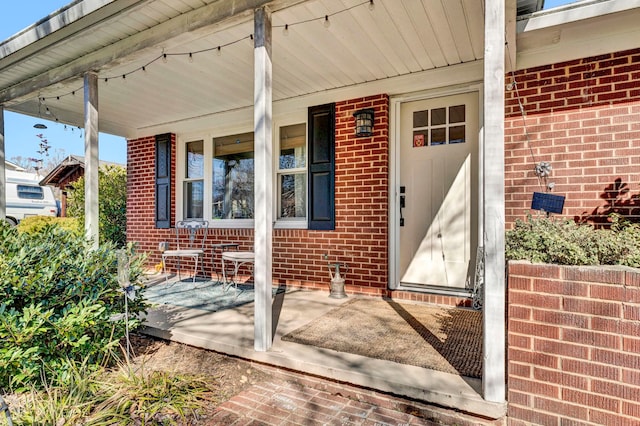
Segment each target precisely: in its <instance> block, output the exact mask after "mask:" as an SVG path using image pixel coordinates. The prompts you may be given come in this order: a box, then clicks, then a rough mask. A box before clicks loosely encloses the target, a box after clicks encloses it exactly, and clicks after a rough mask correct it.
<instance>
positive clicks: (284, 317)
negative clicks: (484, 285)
mask: <svg viewBox="0 0 640 426" xmlns="http://www.w3.org/2000/svg"><path fill="white" fill-rule="evenodd" d="M328 296H329V292H328V291H318V290H302V289H298V288H294V289H287V291H286V292H284V293H278V294H277V295H276V296H275V297H274V299H273V305H272V306H273V327H274V329H275V331H274V340H273V345H272V348H271V349H270V350H269V351H267V352H256V351H255V350H254V346H253V338H254V325H253V318H254V304H253V303H248V304H245V305H242V306H238V307H235V308H230V309H225V310H222V311H218V312H210V311H205V310H199V309H189V308H184V307H178V306H172V305H169V304H164V305H161V306H156V307H154V308H153V309H150V310H149V312H148V314H147V317H146V321H145V328H144V330H143V331H144V332H145V333H147V334H149V335H152V336H156V337H160V338H163V339H167V340H172V341H176V342H180V343H185V344H188V345H192V346H195V347H200V348H205V349H210V350H214V351H217V352H221V353H224V354H228V355H233V356H237V357H241V358H245V359H248V360H253V361H256V362H260V363H265V364H269V365H273V366H277V367H282V368H286V369H290V370H295V371H298V372H302V373H308V374H313V375H317V376H320V377H325V378H329V379H333V380H337V381H340V382H346V383H349V384H353V385H357V386H362V387H366V388H371V389H375V390H379V391H383V392H388V393H392V394H395V395H400V396H404V397H408V398H412V399H416V400H419V401H423V402H427V403H432V404H437V405H440V406H444V407H449V408H453V409H456V410H460V411H464V412H468V413H472V414H476V415H480V416H483V417H488V418H494V419H497V418H500V417H502V416H504V415H505V413H506V404H499V403H491V402H487V401H484V400H483V399H482V396H481V395H482V383H481V381H480V380H478V379H474V378H469V377H461V376H458V375H455V374H449V373H443V372H440V371H435V370H429V369H425V368H420V367H415V366H411V365H403V364H399V363H396V362H391V361H385V360H379V359H373V358H367V357H364V356H359V355H354V354H349V353H344V352H337V351H333V350H329V349H323V348H319V347H314V346H307V345H301V344H297V343H292V342H286V341H282V339H281V338H282V336H284V335H286V334H287V333H289V332H291V331H293V330H295V329H297V328H299V327H301V326H302V325H304V324H306V323H308V322H310V321H312V320H314V319H316V318H318V317H320V316H322V315H323V314H325V313H327V312H328V311H330V310H331V309H333V308H335V307H337V306H339V305H340V304H342V303H344V302H346V301H347V300H349V299H333V298H330V297H328ZM353 297H355V296H350V298H353ZM409 303H411V302H409Z"/></svg>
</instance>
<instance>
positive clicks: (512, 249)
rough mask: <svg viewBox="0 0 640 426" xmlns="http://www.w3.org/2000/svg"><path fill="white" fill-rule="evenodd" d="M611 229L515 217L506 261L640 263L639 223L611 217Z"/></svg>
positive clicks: (554, 220)
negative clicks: (523, 219) (517, 218)
mask: <svg viewBox="0 0 640 426" xmlns="http://www.w3.org/2000/svg"><path fill="white" fill-rule="evenodd" d="M611 222H612V223H611V227H610V229H595V228H594V227H593V226H591V225H587V224H577V223H575V222H574V221H572V220H567V219H554V218H546V217H540V218H532V217H531V216H529V217H528V219H527V221H526V222H525V221H522V220H516V223H515V227H514V228H513V229H512V230H510V231H507V234H506V251H505V255H506V258H507V260H529V261H531V262H536V263H555V264H560V265H626V266H633V267H639V266H640V225H638V224H634V223H630V222H626V221H623V220H621V219H620V217H619V216H612V217H611Z"/></svg>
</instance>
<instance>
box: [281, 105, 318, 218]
mask: <svg viewBox="0 0 640 426" xmlns="http://www.w3.org/2000/svg"><path fill="white" fill-rule="evenodd" d="M307 119H308V117H307V112H306V110H305V111H301V112H299V113H296V114H289V115H287V116H286V117H283V118H281V119H279V120H277V121H274V133H275V135H274V138H273V139H274V153H275V155H274V156H273V170H274V173H273V180H274V181H273V187H274V188H275V191H274V197H275V198H274V200H273V201H274V203H273V217H274V218H276V219H275V224H274V226H273V227H274V228H275V229H307V227H308V223H309V221H308V218H309V181H308V179H309V132H308V129H309V126H308V123H307ZM303 123H304V125H305V132H304V134H305V157H306V158H305V167H304V168H296V169H284V170H280V129H281V128H282V127H287V126H293V125H295V124H303ZM301 171H304V173H305V176H306V182H307V187H306V189H305V197H306V199H305V206H306V208H307V211H306V215H305V216H304V217H290V218H281V217H279V214H280V195H281V194H280V182H279V177H280V175H281V174H291V173H298V172H301Z"/></svg>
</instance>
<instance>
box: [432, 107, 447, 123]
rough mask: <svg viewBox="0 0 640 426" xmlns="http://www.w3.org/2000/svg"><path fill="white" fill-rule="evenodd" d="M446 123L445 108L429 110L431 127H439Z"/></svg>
mask: <svg viewBox="0 0 640 426" xmlns="http://www.w3.org/2000/svg"><path fill="white" fill-rule="evenodd" d="M446 123H447V110H446V108H435V109H432V110H431V125H432V126H439V125H442V124H446Z"/></svg>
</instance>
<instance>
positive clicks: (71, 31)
mask: <svg viewBox="0 0 640 426" xmlns="http://www.w3.org/2000/svg"><path fill="white" fill-rule="evenodd" d="M87 3H88V4H87ZM261 3H268V4H269V5H270V7H271V9H272V11H273V16H272V23H273V56H272V58H273V100H274V101H275V102H278V101H281V100H286V99H292V98H296V97H301V96H305V95H308V94H313V93H319V92H324V91H328V90H332V89H336V88H343V87H349V86H355V85H358V84H362V83H366V82H372V81H379V80H384V79H387V78H391V77H396V76H402V75H409V74H413V73H417V72H420V71H425V70H430V69H434V68H440V67H446V66H450V65H455V64H460V63H466V62H472V61H476V60H479V59H481V58H482V55H483V48H484V47H483V45H484V35H483V25H484V24H483V22H484V2H483V1H478V0H375V8H374V9H373V11H371V10H370V9H369V5H368V0H312V1H301V0H276V1H272V2H265V1H259V0H244V1H240V0H235V1H229V0H114V1H108V0H85V1H76V2H74V3H72V4H71V5H70V6H69V7H68V9H66V10H62V12H61V11H58V12H56V13H57V14H58V15H56V13H54V14H52V15H51V17H49V18H50V19H49V21H47V22H45V23H46V24H47V25H48V26H49V27H50V28H40V29H39V27H34V28H33V29H32V30H33V31H31V32H29V31H26V32H24V34H18V35H17V36H14V38H12V39H9V40H8V41H7V42H4V43H3V44H0V70H1V72H0V102H3V103H4V106H5V109H7V110H9V111H15V112H19V113H24V114H28V115H33V116H38V115H41V116H42V117H43V118H49V119H55V118H57V119H58V120H59V121H60V122H62V123H66V124H71V125H74V126H82V125H83V124H82V123H83V90H82V88H83V81H82V74H83V72H85V71H87V70H90V69H92V70H95V71H97V72H98V75H99V104H100V123H99V127H100V130H101V131H103V132H107V133H112V134H116V135H122V136H126V137H136V136H140V135H144V134H148V133H149V132H148V131H145V129H152V128H154V127H155V126H157V125H159V124H161V123H172V122H176V121H177V122H180V121H185V120H188V119H190V118H197V117H205V118H206V117H208V116H213V115H215V114H217V113H220V112H224V111H238V110H242V109H245V108H246V109H249V108H251V106H252V105H253V79H254V76H253V72H254V71H253V45H252V41H251V40H250V39H249V35H250V34H251V33H252V32H253V14H252V12H251V11H252V9H253V8H254V7H256V6H257V5H259V4H261ZM91 5H93V7H94V9H95V10H93V11H89V12H90V13H83V14H82V16H81V17H78V16H77V14H78V13H82V12H86V11H82V10H80V11H75V12H73V7H78V6H87V7H89V6H91ZM232 10H233V11H239V12H234V13H233V14H231V13H230V11H232ZM72 12H73V13H72ZM61 13H62V14H64V13H66V14H67V15H68V16H62V15H60V14H61ZM325 15H328V16H329V21H330V26H329V27H328V28H326V27H325V26H324V25H323V21H324V17H325ZM55 17H58V18H59V19H58V20H63V21H65V22H66V21H69V23H67V24H66V25H64V26H61V28H60V29H58V30H57V31H54V32H50V33H48V31H51V30H52V29H55V26H54V25H52V22H53V23H55V22H56V20H54V19H53V18H55ZM74 18H75V20H74ZM287 24H288V25H289V28H288V35H285V34H284V31H283V30H284V26H285V25H287ZM43 31H44V32H46V33H47V35H46V36H45V37H43V38H40V39H35V40H34V41H29V40H28V37H32V38H33V37H38V36H37V34H38V33H41V32H43ZM21 43H22V44H21ZM217 46H223V47H222V48H221V52H220V53H221V54H220V55H218V54H217V50H218V49H217ZM163 53H166V54H167V60H166V62H165V61H163V60H162V59H157V58H159V57H161V56H162V54H163ZM189 53H191V54H192V55H191V56H192V58H191V59H192V61H190V58H189ZM174 54H180V55H174ZM143 66H145V71H143V70H142V69H141V67H143ZM123 75H126V78H123V77H122V76H123ZM74 93H75V94H74ZM43 99H44V100H43ZM47 109H48V110H49V112H50V113H51V114H50V115H49V116H47V115H46V114H47Z"/></svg>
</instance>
